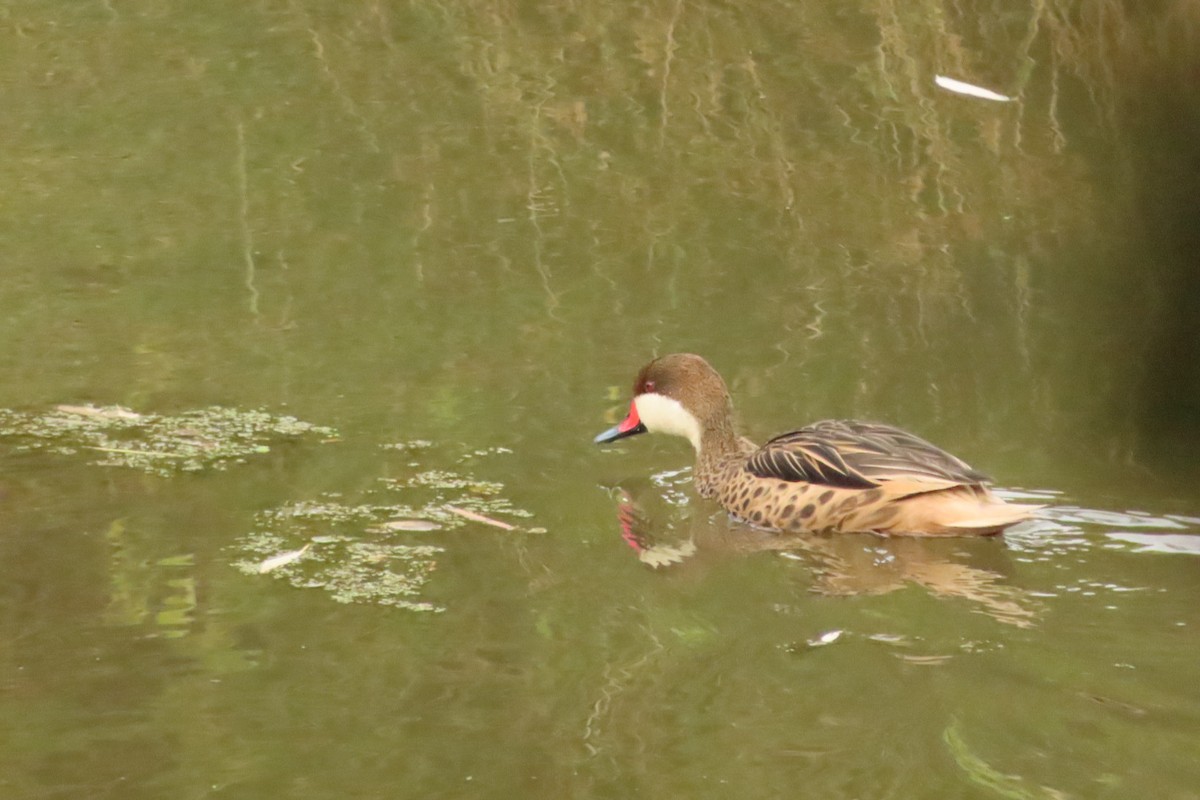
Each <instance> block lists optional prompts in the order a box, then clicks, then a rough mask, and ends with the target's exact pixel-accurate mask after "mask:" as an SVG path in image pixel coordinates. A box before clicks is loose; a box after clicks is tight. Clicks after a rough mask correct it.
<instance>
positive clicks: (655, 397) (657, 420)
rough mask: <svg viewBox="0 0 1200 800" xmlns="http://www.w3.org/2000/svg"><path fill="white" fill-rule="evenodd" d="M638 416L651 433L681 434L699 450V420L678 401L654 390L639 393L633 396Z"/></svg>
mask: <svg viewBox="0 0 1200 800" xmlns="http://www.w3.org/2000/svg"><path fill="white" fill-rule="evenodd" d="M633 404H634V405H635V406H637V413H638V417H639V418H640V419H641V421H642V424H643V425H645V426H646V430H648V431H650V432H651V433H670V434H673V435H675V436H682V437H683V438H685V439H687V440H688V441H689V442H691V443H692V447H694V448H696V452H697V453H699V452H700V420H698V419H696V417H695V415H694V414H692V412H690V411H688V410H687V409H686V408H684V407H683V405H682V404H681V403H680V402H679V401H678V400H674V399H672V398H670V397H667V396H666V395H661V394H658V393H656V392H648V393H646V394H639V395H638V396H637V397H635V398H634V400H633Z"/></svg>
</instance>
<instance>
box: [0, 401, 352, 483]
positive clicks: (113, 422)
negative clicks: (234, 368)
mask: <svg viewBox="0 0 1200 800" xmlns="http://www.w3.org/2000/svg"><path fill="white" fill-rule="evenodd" d="M337 435H338V434H337V431H335V430H334V429H333V428H327V427H323V426H319V425H312V424H310V423H308V422H304V421H302V420H299V419H296V418H295V417H289V416H282V417H281V416H275V415H272V414H269V413H267V412H266V411H261V410H254V411H245V410H241V409H234V408H223V407H220V406H213V407H210V408H204V409H198V410H195V411H185V412H183V413H181V414H178V415H173V416H172V415H160V414H140V413H138V412H135V411H131V410H129V409H127V408H122V407H121V406H100V407H96V406H56V407H55V408H53V409H51V410H49V411H42V412H27V411H14V410H11V409H0V437H4V438H8V439H13V440H15V445H14V449H15V450H16V451H26V452H49V453H56V454H59V455H68V456H74V455H86V456H88V457H89V458H91V461H90V463H92V464H96V465H98V466H112V467H127V468H130V469H138V470H142V471H143V472H148V473H151V474H154V475H163V476H170V475H175V474H178V473H184V472H200V471H203V470H206V469H226V468H227V467H228V466H229V465H230V464H240V463H244V462H245V461H246V460H247V459H248V458H250V457H252V456H256V455H262V454H264V453H269V452H270V450H271V443H273V442H275V441H278V440H280V439H295V438H298V437H301V436H314V437H321V438H323V439H329V438H336V437H337Z"/></svg>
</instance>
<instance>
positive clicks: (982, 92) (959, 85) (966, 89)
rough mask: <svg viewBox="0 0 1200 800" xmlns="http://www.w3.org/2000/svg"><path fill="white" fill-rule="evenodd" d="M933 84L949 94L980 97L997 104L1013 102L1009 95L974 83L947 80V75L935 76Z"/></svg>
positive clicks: (952, 79)
mask: <svg viewBox="0 0 1200 800" xmlns="http://www.w3.org/2000/svg"><path fill="white" fill-rule="evenodd" d="M933 82H934V83H936V84H937V85H938V86H940V87H942V88H943V89H945V90H946V91H948V92H955V93H956V94H965V95H969V96H971V97H978V98H980V99H981V100H993V101H995V102H997V103H1009V102H1012V98H1011V97H1009V96H1008V95H1004V94H1000V93H999V92H993V91H992V90H991V89H985V88H983V87H982V86H976V85H975V84H973V83H964V82H963V81H957V80H955V79H954V78H947V77H946V76H945V75H935V76H934V78H933Z"/></svg>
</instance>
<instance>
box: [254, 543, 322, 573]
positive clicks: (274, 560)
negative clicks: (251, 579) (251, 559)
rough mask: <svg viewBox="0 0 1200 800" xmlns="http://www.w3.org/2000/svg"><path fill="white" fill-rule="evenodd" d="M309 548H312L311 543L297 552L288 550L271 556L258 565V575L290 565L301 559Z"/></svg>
mask: <svg viewBox="0 0 1200 800" xmlns="http://www.w3.org/2000/svg"><path fill="white" fill-rule="evenodd" d="M310 547H312V542H309V543H308V544H306V545H304V547H301V548H300V549H299V550H288V551H287V552H286V553H280V554H279V555H277V556H271V557H270V558H268V559H266V560H265V561H263V562H262V563H261V564H259V565H258V574H259V575H261V574H263V573H264V572H270V571H271V570H273V569H279V568H280V567H282V566H283V565H284V564H290V563H292V562H293V561H297V560H299V559H301V558H303V557H304V553H305V552H306V551H307V550H308V548H310Z"/></svg>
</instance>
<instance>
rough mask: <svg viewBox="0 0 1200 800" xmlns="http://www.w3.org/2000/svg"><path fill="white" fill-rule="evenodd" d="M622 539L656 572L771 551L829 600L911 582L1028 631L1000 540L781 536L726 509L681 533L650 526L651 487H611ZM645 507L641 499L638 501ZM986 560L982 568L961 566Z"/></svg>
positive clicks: (1025, 603)
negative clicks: (796, 566)
mask: <svg viewBox="0 0 1200 800" xmlns="http://www.w3.org/2000/svg"><path fill="white" fill-rule="evenodd" d="M611 492H612V495H613V497H614V498H615V500H616V503H617V522H618V525H619V528H620V531H621V538H622V539H624V540H625V542H626V544H628V545H629V547H630V548H631V549H632V550H633V551H634V552H635V553H636V554H637V557H638V560H640V561H641V562H642V563H644V564H646V565H648V566H650V567H653V568H655V569H672V568H674V569H682V568H686V567H685V564H686V563H687V562H689V561H690V560H692V559H693V557H695V561H697V562H700V561H703V560H704V559H705V557H706V556H716V557H720V556H721V555H722V554H724V555H729V554H737V553H740V554H748V553H758V552H767V551H774V552H777V553H779V554H780V555H782V556H784V557H787V558H791V559H794V560H796V561H799V562H801V563H803V564H805V565H806V566H807V567H808V568H809V569H810V570H811V572H812V575H813V585H812V590H813V591H815V592H818V593H820V594H823V595H829V596H850V595H879V594H886V593H888V592H892V591H895V590H897V589H901V588H904V587H905V586H908V585H911V584H916V585H918V586H921V587H923V588H925V589H926V590H927V591H929V592H930V593H931V594H933V595H935V596H937V597H943V598H959V599H963V600H967V601H969V602H971V603H973V604H975V606H976V607H977V608H978V610H980V611H981V612H983V613H985V614H987V615H989V616H991V617H992V618H994V619H996V620H997V621H999V622H1003V623H1005V624H1008V625H1016V626H1018V627H1022V628H1027V627H1031V626H1032V625H1033V624H1034V622H1035V619H1036V612H1035V610H1034V609H1035V603H1034V600H1033V598H1032V597H1030V596H1029V594H1028V593H1027V592H1025V591H1023V590H1021V589H1019V588H1016V587H1014V586H1011V585H1008V584H1007V578H1006V577H1005V575H1004V572H1003V571H1004V570H1005V568H1006V565H1007V564H1008V558H1007V553H1006V552H1005V549H1004V544H1003V540H1002V539H1000V538H995V539H987V540H980V539H970V540H966V539H959V540H953V539H945V538H939V539H932V538H922V537H882V536H876V535H873V534H865V533H864V534H846V533H840V534H821V533H803V534H780V533H775V532H772V531H764V530H759V529H757V528H754V527H751V526H748V525H745V524H742V523H740V522H737V521H735V520H732V519H730V518H729V517H728V515H726V514H725V513H724V512H717V513H714V514H712V515H710V516H704V515H696V516H695V517H693V518H692V519H691V520H689V521H688V522H687V523H686V533H681V532H680V531H678V530H671V529H670V527H669V526H667V525H656V524H655V518H656V517H657V516H658V515H656V514H654V513H651V512H650V511H649V510H648V508H647V507H648V506H651V505H652V504H653V498H654V497H656V496H661V495H659V494H658V489H657V488H656V487H653V486H651V485H650V483H649V482H642V481H638V482H634V481H629V482H624V481H623V482H622V483H621V484H620V485H618V486H616V487H615V488H612V489H611ZM643 498H644V499H645V500H646V501H647V502H646V503H643V502H641V501H642V499H643ZM981 558H983V559H987V561H988V566H986V567H984V566H976V565H972V564H968V563H965V562H966V561H968V560H971V561H978V560H980V559H981Z"/></svg>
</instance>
